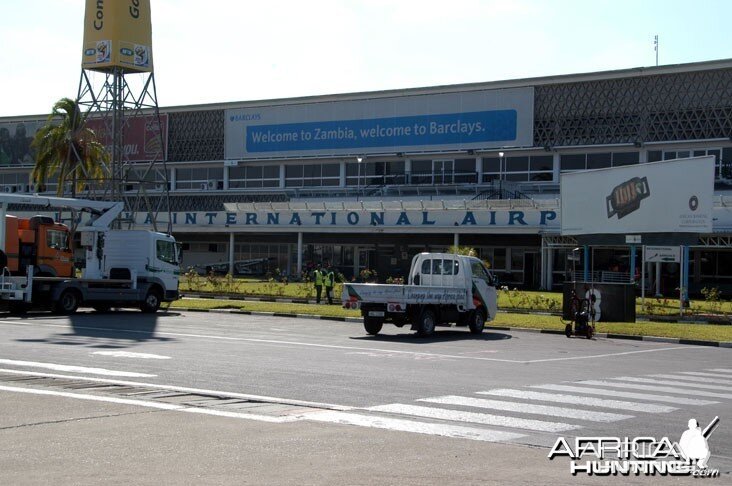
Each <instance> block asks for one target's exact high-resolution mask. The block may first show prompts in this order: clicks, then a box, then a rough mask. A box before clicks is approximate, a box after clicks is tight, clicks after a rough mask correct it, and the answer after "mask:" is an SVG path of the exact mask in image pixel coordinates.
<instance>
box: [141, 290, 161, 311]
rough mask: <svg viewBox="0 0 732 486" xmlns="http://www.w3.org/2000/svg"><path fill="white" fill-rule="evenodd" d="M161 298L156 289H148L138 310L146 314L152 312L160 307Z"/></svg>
mask: <svg viewBox="0 0 732 486" xmlns="http://www.w3.org/2000/svg"><path fill="white" fill-rule="evenodd" d="M161 300H162V296H161V295H160V291H159V290H157V289H150V290H148V291H147V295H146V296H145V300H144V301H143V302H142V305H141V306H140V310H141V311H142V312H144V313H146V314H154V313H156V312H157V311H158V309H160V302H161Z"/></svg>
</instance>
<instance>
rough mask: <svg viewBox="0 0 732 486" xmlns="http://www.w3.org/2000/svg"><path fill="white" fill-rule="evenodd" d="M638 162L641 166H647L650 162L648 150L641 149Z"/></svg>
mask: <svg viewBox="0 0 732 486" xmlns="http://www.w3.org/2000/svg"><path fill="white" fill-rule="evenodd" d="M638 162H639V163H641V164H645V163H646V162H648V149H645V148H644V149H641V150H640V152H639V153H638Z"/></svg>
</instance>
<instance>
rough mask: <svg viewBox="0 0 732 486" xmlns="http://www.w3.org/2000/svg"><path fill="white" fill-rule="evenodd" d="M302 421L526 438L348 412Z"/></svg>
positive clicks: (460, 435)
mask: <svg viewBox="0 0 732 486" xmlns="http://www.w3.org/2000/svg"><path fill="white" fill-rule="evenodd" d="M299 417H300V418H301V419H305V420H311V421H316V422H326V423H331V424H342V425H357V426H360V427H372V428H376V429H386V430H393V431H399V432H414V433H417V434H428V435H439V436H442V437H453V438H458V439H471V440H480V441H486V442H503V441H510V440H515V439H520V438H521V437H524V436H523V435H521V434H515V433H513V432H503V431H498V430H488V429H482V428H474V427H464V426H461V425H449V424H432V423H427V422H416V421H412V420H401V419H393V418H385V417H376V416H371V415H359V414H355V413H346V412H335V411H333V412H331V411H328V412H313V413H308V414H307V415H301V416H299Z"/></svg>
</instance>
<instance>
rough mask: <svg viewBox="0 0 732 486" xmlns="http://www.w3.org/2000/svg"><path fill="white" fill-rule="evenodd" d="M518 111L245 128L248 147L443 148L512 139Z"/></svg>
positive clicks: (255, 149)
mask: <svg viewBox="0 0 732 486" xmlns="http://www.w3.org/2000/svg"><path fill="white" fill-rule="evenodd" d="M516 131H517V113H516V110H491V111H476V112H469V113H447V114H439V115H420V116H405V117H392V118H373V119H365V120H364V119H361V120H337V121H322V122H307V123H288V124H279V125H249V126H247V127H246V151H247V152H249V153H255V152H260V153H261V152H288V151H308V150H328V149H359V148H372V149H373V148H382V147H383V148H384V149H390V148H391V149H394V148H399V147H412V146H418V145H419V146H440V145H453V144H461V145H466V144H473V143H485V142H500V141H504V140H505V141H514V140H515V139H516Z"/></svg>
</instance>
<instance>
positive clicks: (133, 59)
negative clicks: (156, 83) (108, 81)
mask: <svg viewBox="0 0 732 486" xmlns="http://www.w3.org/2000/svg"><path fill="white" fill-rule="evenodd" d="M81 67H82V68H84V69H94V70H100V71H105V70H108V69H109V68H113V67H121V68H124V69H125V70H127V71H138V72H152V70H153V61H152V23H151V19H150V0H112V1H109V0H107V1H106V2H105V1H100V0H86V11H85V14H84V44H83V55H82V62H81Z"/></svg>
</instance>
